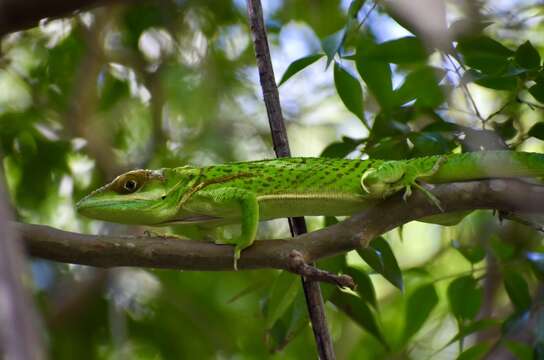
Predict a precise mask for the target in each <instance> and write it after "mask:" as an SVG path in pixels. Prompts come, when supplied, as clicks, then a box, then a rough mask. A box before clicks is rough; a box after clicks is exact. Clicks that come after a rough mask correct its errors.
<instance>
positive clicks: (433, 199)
mask: <svg viewBox="0 0 544 360" xmlns="http://www.w3.org/2000/svg"><path fill="white" fill-rule="evenodd" d="M414 186H415V187H417V188H418V189H419V190H421V191H422V192H423V193H424V194H425V195H426V196H427V198H428V199H429V200H430V201H431V202H432V203H433V204H434V205H435V206H436V207H437V208H438V209H440V211H442V212H444V209H443V208H442V206H440V200H438V198H437V197H436V196H434V195H433V194H432V193H431V192H430V191H429V190H427V189H425V188H424V187H423V186H421V185H420V184H418V183H417V182H414Z"/></svg>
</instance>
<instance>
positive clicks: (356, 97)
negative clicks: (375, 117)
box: [334, 62, 365, 122]
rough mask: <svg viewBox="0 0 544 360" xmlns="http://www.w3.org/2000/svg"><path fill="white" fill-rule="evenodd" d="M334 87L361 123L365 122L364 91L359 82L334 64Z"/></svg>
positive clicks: (337, 64)
mask: <svg viewBox="0 0 544 360" xmlns="http://www.w3.org/2000/svg"><path fill="white" fill-rule="evenodd" d="M334 85H335V86H336V91H337V92H338V95H339V96H340V99H342V102H343V103H344V105H345V106H346V108H347V109H348V110H349V111H351V112H352V113H353V114H355V115H356V116H357V117H358V118H359V119H360V120H361V121H363V122H364V121H365V114H364V111H363V89H362V88H361V84H360V83H359V80H358V79H357V78H356V77H354V76H353V75H351V74H350V73H349V72H348V71H347V70H346V69H344V68H343V67H342V65H340V64H339V63H337V62H335V63H334Z"/></svg>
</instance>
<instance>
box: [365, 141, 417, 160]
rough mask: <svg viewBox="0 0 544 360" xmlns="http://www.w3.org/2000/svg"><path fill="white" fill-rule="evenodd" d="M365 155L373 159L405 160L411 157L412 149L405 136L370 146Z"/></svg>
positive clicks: (366, 148)
mask: <svg viewBox="0 0 544 360" xmlns="http://www.w3.org/2000/svg"><path fill="white" fill-rule="evenodd" d="M365 153H366V154H368V156H369V157H370V158H372V159H384V160H403V159H406V158H407V157H408V156H409V155H410V147H409V146H408V142H407V141H406V137H405V136H395V137H388V138H384V139H381V140H380V141H378V142H377V143H372V144H368V145H367V146H366V147H365Z"/></svg>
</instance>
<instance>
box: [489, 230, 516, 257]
mask: <svg viewBox="0 0 544 360" xmlns="http://www.w3.org/2000/svg"><path fill="white" fill-rule="evenodd" d="M489 240H490V245H491V250H492V251H493V254H495V256H496V257H497V258H498V259H500V260H501V261H503V262H504V261H507V260H509V259H511V258H512V256H513V255H514V247H513V246H512V245H510V244H508V243H506V242H504V241H502V240H501V238H499V237H498V236H497V235H492V236H491V238H490V239H489Z"/></svg>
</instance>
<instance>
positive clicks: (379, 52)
mask: <svg viewBox="0 0 544 360" xmlns="http://www.w3.org/2000/svg"><path fill="white" fill-rule="evenodd" d="M365 56H367V57H368V58H370V59H372V60H378V61H383V62H387V63H394V64H407V63H416V62H424V61H425V60H427V56H428V54H427V50H426V49H425V47H424V46H423V44H422V43H421V41H420V40H419V39H418V38H417V37H415V36H407V37H403V38H399V39H394V40H390V41H386V42H383V43H381V44H378V45H376V46H375V47H372V48H371V49H370V50H369V51H368V52H367V53H365Z"/></svg>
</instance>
